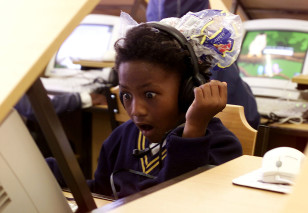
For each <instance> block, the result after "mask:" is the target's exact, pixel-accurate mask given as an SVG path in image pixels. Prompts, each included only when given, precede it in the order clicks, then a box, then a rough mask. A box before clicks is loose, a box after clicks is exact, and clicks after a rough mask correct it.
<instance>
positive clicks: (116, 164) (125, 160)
mask: <svg viewBox="0 0 308 213" xmlns="http://www.w3.org/2000/svg"><path fill="white" fill-rule="evenodd" d="M182 132H183V127H178V128H176V129H174V130H173V131H171V132H170V133H169V134H168V135H167V137H166V139H165V142H164V143H163V145H162V147H159V146H157V147H156V152H155V150H154V149H153V150H154V153H152V152H149V153H148V154H146V155H145V156H143V157H140V158H139V157H135V156H133V154H132V153H133V150H134V149H139V150H144V149H146V148H147V147H149V142H148V140H147V139H146V138H145V137H144V136H143V135H142V134H141V132H140V131H139V129H138V128H137V127H136V126H135V124H134V123H133V122H132V121H127V122H126V123H124V124H122V125H121V126H119V127H118V128H116V129H115V130H114V131H113V132H112V134H111V135H110V136H109V137H108V138H107V140H106V141H105V142H104V143H103V146H102V148H101V151H100V156H99V160H98V167H97V170H96V172H95V178H94V180H88V185H89V187H90V189H91V191H92V192H95V193H100V194H104V195H112V189H111V184H110V176H111V175H112V174H113V181H114V185H115V188H116V191H117V192H118V196H119V197H125V196H128V195H130V194H133V193H136V192H139V191H141V190H143V189H146V188H148V187H150V186H153V185H156V184H158V183H161V182H164V181H166V180H168V179H171V178H174V177H176V176H178V175H181V174H183V173H185V172H188V171H191V170H193V169H196V168H198V167H200V166H204V165H208V164H211V165H219V164H222V163H224V162H226V161H229V160H231V159H234V158H236V157H238V156H241V155H242V148H241V144H240V142H239V141H238V139H237V138H236V137H235V136H234V135H233V134H232V133H231V132H230V131H229V130H227V129H226V128H225V127H224V126H223V125H222V123H221V121H220V120H219V119H218V118H213V119H212V120H211V122H210V123H209V125H208V128H207V130H206V134H205V135H204V136H203V137H199V138H183V137H181V135H182ZM157 149H158V150H157ZM129 169H130V170H134V171H139V172H142V173H145V174H148V175H151V176H154V177H155V178H153V179H152V178H148V177H144V176H141V175H136V174H133V173H131V172H129V171H128V170H129Z"/></svg>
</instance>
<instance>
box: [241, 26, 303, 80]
mask: <svg viewBox="0 0 308 213" xmlns="http://www.w3.org/2000/svg"><path fill="white" fill-rule="evenodd" d="M307 48H308V33H306V32H293V31H284V30H255V31H248V32H247V33H246V35H245V38H244V41H243V44H242V50H241V53H240V56H239V59H238V65H239V67H240V71H241V75H242V76H245V77H264V78H275V79H286V80H291V79H292V77H294V76H296V75H299V74H301V73H302V70H303V65H304V62H305V57H306V52H307Z"/></svg>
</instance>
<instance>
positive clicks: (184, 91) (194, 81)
mask: <svg viewBox="0 0 308 213" xmlns="http://www.w3.org/2000/svg"><path fill="white" fill-rule="evenodd" d="M146 25H148V26H150V27H153V28H156V29H158V30H159V31H161V32H164V33H166V34H168V35H170V36H172V37H173V38H174V39H176V41H177V42H178V43H179V44H180V46H181V47H182V49H183V50H187V51H188V52H189V60H190V67H191V70H192V74H191V76H190V77H189V78H188V79H185V80H184V82H183V83H182V85H181V88H180V93H179V94H180V95H179V108H180V111H183V112H186V111H187V109H188V108H189V106H190V105H191V103H192V102H193V100H194V88H195V87H198V86H200V85H202V84H204V83H206V82H207V80H206V79H205V77H204V76H203V75H201V74H200V71H199V65H198V64H199V63H198V58H197V56H196V54H195V52H194V49H193V47H192V45H191V44H190V43H189V42H188V41H187V39H186V38H185V36H184V35H183V34H182V33H181V32H180V31H178V30H177V29H176V28H174V27H172V26H167V25H163V24H159V23H156V22H151V23H146ZM120 100H121V102H122V104H123V97H122V96H121V95H120ZM123 106H124V105H123Z"/></svg>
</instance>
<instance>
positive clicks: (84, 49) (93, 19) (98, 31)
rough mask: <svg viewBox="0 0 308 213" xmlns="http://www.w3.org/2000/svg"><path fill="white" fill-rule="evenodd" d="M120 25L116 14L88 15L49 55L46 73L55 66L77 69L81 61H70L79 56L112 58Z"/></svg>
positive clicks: (90, 58) (92, 58)
mask: <svg viewBox="0 0 308 213" xmlns="http://www.w3.org/2000/svg"><path fill="white" fill-rule="evenodd" d="M119 28H120V17H119V16H112V15H103V14H89V15H87V16H86V17H85V18H84V19H83V20H82V22H81V23H80V24H79V25H78V26H77V27H76V28H75V30H74V31H73V32H72V33H71V34H70V36H69V37H68V38H67V39H66V40H65V41H64V42H63V44H62V45H61V47H60V49H59V50H58V52H57V53H56V54H55V56H54V57H53V58H52V59H51V61H50V63H49V64H48V66H47V69H46V72H45V73H46V75H48V73H49V72H50V70H51V69H54V68H69V69H80V68H81V66H80V65H78V64H74V63H73V62H74V61H78V60H87V61H114V59H115V51H114V43H115V41H116V40H117V39H118V38H119Z"/></svg>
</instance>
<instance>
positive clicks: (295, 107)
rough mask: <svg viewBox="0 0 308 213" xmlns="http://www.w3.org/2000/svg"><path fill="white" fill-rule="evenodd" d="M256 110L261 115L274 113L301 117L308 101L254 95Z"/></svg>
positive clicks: (281, 115) (307, 108) (282, 115)
mask: <svg viewBox="0 0 308 213" xmlns="http://www.w3.org/2000/svg"><path fill="white" fill-rule="evenodd" d="M256 101H257V106H258V111H259V113H260V114H261V115H265V116H268V115H269V114H270V113H274V114H276V115H277V116H279V117H302V115H303V113H304V112H305V111H307V110H308V101H304V100H297V101H293V100H286V99H274V98H263V97H256Z"/></svg>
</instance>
